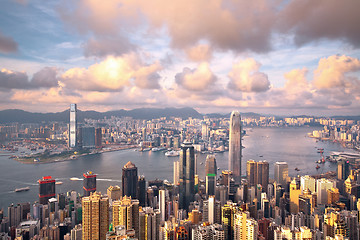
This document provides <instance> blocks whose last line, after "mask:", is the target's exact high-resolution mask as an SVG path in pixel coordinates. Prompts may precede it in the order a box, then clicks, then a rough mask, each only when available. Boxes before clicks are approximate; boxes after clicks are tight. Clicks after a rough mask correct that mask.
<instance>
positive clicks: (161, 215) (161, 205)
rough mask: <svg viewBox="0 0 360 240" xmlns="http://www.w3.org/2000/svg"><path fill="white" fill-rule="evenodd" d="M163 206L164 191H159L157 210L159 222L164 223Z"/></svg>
mask: <svg viewBox="0 0 360 240" xmlns="http://www.w3.org/2000/svg"><path fill="white" fill-rule="evenodd" d="M165 204H166V198H165V190H164V189H161V190H159V210H160V219H161V221H165V213H166V210H165Z"/></svg>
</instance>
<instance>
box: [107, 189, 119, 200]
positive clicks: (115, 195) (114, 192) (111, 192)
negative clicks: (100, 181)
mask: <svg viewBox="0 0 360 240" xmlns="http://www.w3.org/2000/svg"><path fill="white" fill-rule="evenodd" d="M107 195H108V197H109V199H111V200H113V201H114V200H120V198H121V189H120V187H119V186H110V187H109V188H108V189H107Z"/></svg>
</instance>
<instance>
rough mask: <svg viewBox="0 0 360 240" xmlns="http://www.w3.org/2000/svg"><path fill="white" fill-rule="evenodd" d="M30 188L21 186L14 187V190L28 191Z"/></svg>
mask: <svg viewBox="0 0 360 240" xmlns="http://www.w3.org/2000/svg"><path fill="white" fill-rule="evenodd" d="M29 190H30V188H29V187H23V188H17V189H15V192H24V191H29Z"/></svg>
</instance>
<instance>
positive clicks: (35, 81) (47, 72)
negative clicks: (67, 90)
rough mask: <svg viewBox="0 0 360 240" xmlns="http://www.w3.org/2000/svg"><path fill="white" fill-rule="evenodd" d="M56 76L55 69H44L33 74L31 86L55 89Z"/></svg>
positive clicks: (56, 70)
mask: <svg viewBox="0 0 360 240" xmlns="http://www.w3.org/2000/svg"><path fill="white" fill-rule="evenodd" d="M57 74H58V69H57V68H55V67H45V68H43V69H41V70H40V71H38V72H36V73H35V74H34V76H33V78H32V80H31V84H32V85H34V86H39V87H43V88H51V87H56V86H57V85H58V79H57Z"/></svg>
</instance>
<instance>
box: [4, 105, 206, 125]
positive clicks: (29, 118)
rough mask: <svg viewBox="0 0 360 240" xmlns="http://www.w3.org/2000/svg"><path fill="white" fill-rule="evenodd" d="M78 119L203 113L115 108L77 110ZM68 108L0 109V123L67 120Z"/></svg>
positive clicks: (166, 109)
mask: <svg viewBox="0 0 360 240" xmlns="http://www.w3.org/2000/svg"><path fill="white" fill-rule="evenodd" d="M77 113H78V114H77V117H78V121H79V122H82V121H83V120H84V119H85V118H91V119H102V118H104V117H107V118H110V117H112V116H115V117H132V118H135V119H154V118H160V117H181V118H188V117H193V118H203V115H202V114H200V113H199V112H197V111H196V110H195V109H193V108H138V109H133V110H123V109H121V110H117V111H108V112H96V111H81V110H78V112H77ZM68 121H69V110H66V111H63V112H57V113H32V112H27V111H24V110H19V109H8V110H3V111H0V123H11V122H18V123H41V122H68Z"/></svg>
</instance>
